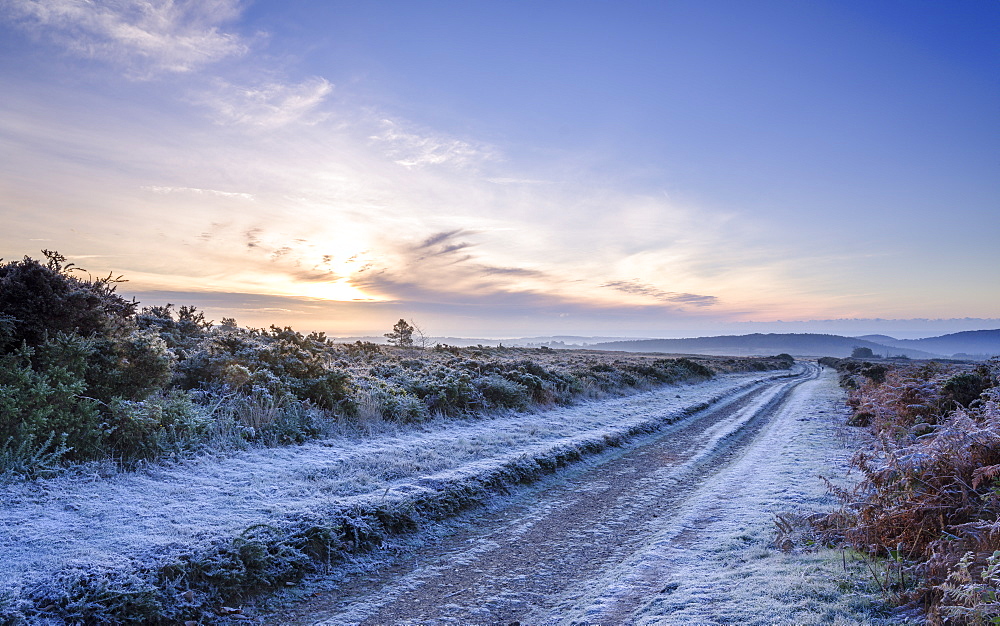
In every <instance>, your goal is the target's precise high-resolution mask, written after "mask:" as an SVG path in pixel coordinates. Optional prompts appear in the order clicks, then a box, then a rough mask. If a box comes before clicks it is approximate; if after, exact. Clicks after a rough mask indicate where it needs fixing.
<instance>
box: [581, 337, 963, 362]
mask: <svg viewBox="0 0 1000 626" xmlns="http://www.w3.org/2000/svg"><path fill="white" fill-rule="evenodd" d="M960 334H961V333H960ZM590 347H591V348H594V349H595V350H621V351H624V352H675V353H687V354H708V355H733V356H750V355H768V354H779V353H782V352H786V353H788V354H791V355H795V356H835V357H846V356H850V355H851V351H853V350H854V348H871V350H872V352H874V353H875V354H876V355H879V356H907V357H910V358H911V359H931V358H935V357H937V358H940V357H942V356H945V355H943V354H940V353H931V352H927V351H924V350H920V349H916V348H910V347H895V346H886V345H883V344H880V343H875V342H873V341H868V340H866V339H860V338H857V337H842V336H840V335H821V334H813V333H768V334H761V333H754V334H752V335H723V336H720V337H696V338H694V339H645V340H638V341H609V342H605V343H598V344H594V345H592V346H590Z"/></svg>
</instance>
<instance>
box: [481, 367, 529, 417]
mask: <svg viewBox="0 0 1000 626" xmlns="http://www.w3.org/2000/svg"><path fill="white" fill-rule="evenodd" d="M474 384H475V386H476V388H477V389H479V393H481V394H482V396H483V399H484V400H485V401H486V402H487V403H488V404H489V405H490V406H493V407H499V408H503V409H525V408H527V406H528V402H529V401H530V399H531V396H530V395H529V393H528V388H527V387H525V386H524V385H522V384H520V383H516V382H514V381H512V380H508V379H506V378H504V377H503V376H500V375H498V374H489V375H488V376H483V377H481V378H477V379H476V380H475V382H474Z"/></svg>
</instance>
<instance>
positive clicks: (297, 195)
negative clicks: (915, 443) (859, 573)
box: [0, 0, 1000, 337]
mask: <svg viewBox="0 0 1000 626" xmlns="http://www.w3.org/2000/svg"><path fill="white" fill-rule="evenodd" d="M998 31H1000V5H998V4H997V3H995V2H988V1H985V0H983V1H966V2H949V3H941V2H919V1H907V2H902V1H898V2H897V1H891V0H886V1H879V2H819V1H795V2H792V1H789V2H779V1H759V2H754V1H750V2H748V1H741V2H724V1H717V0H706V1H699V2H694V1H690V2H615V3H611V2H587V1H574V2H517V1H508V2H337V1H329V2H305V1H284V2H269V1H262V0H260V1H256V2H239V1H236V0H205V1H201V2H193V1H188V2H183V1H175V2H167V1H164V0H147V1H129V0H115V1H95V2H81V1H78V0H0V81H2V83H0V84H2V86H3V89H2V92H3V96H2V97H0V149H2V152H0V159H2V161H0V163H2V164H3V167H2V169H0V219H2V223H3V225H4V227H3V228H2V229H0V254H2V255H3V256H4V257H6V258H8V259H10V258H17V257H19V256H21V255H24V254H27V255H31V256H35V257H37V256H38V255H39V250H40V249H41V248H52V249H56V250H59V251H60V252H62V253H64V254H66V255H67V256H69V257H70V258H71V259H72V260H75V261H76V262H77V263H78V264H79V265H81V266H83V267H86V268H87V269H88V270H90V271H92V272H93V273H95V274H98V273H100V274H103V273H107V272H109V271H113V272H115V273H116V274H124V275H125V277H126V278H128V279H129V281H130V282H129V283H126V284H124V285H123V286H122V288H121V291H122V292H123V293H125V294H128V295H135V296H136V297H138V299H139V300H140V301H142V302H143V303H144V304H162V303H164V302H168V301H169V302H174V303H177V304H196V305H199V306H200V307H202V308H205V309H206V310H207V311H208V312H209V314H210V315H211V316H213V317H215V318H217V319H218V318H221V317H222V316H223V315H225V316H234V317H236V318H237V320H238V321H240V322H241V323H244V324H252V325H265V324H269V323H279V324H291V325H293V326H295V327H297V328H302V329H319V330H325V331H327V332H330V333H332V334H339V335H349V334H363V333H369V332H376V333H377V332H384V331H385V330H386V329H388V327H389V326H391V324H392V322H393V321H394V320H396V319H398V318H400V317H406V318H412V319H414V320H416V321H417V322H419V323H420V324H421V325H422V326H423V327H424V328H425V330H426V331H427V332H428V333H430V334H434V335H460V336H490V337H504V336H521V335H531V334H584V335H588V334H600V335H646V336H675V335H685V334H692V333H696V332H697V333H709V332H715V331H717V332H733V331H734V330H746V331H748V332H749V331H752V330H758V329H767V330H780V329H788V330H795V331H797V332H800V331H803V330H829V331H837V330H838V329H844V330H845V331H848V330H849V331H850V332H856V333H860V332H868V331H893V330H907V329H908V330H909V331H910V332H911V333H913V332H920V330H921V329H926V332H928V333H930V334H934V333H937V332H948V331H951V330H964V329H968V328H978V327H982V328H993V327H997V326H1000V321H998V320H997V319H996V318H1000V291H998V290H997V289H996V283H997V279H996V275H997V270H998V269H1000V246H997V245H996V233H998V232H1000V210H998V209H1000V183H998V180H1000V177H998V176H997V169H998V164H1000V158H998V157H1000V132H998V131H1000V116H998V113H1000V106H998V105H1000V82H998V77H1000V49H998V48H1000V46H998V43H997V42H998V41H1000V37H998V35H1000V32H998ZM874 318H879V319H883V320H913V319H918V320H922V319H932V320H939V319H942V320H954V321H939V322H914V321H908V322H907V321H895V322H887V321H874ZM955 318H962V319H958V320H956V319H955ZM964 318H974V319H971V320H969V319H964ZM857 319H865V320H868V319H872V320H873V321H871V322H865V323H859V322H857V321H853V322H835V321H829V322H825V323H813V322H810V323H806V322H809V321H810V320H857ZM778 320H782V321H784V322H785V324H784V325H781V324H775V322H776V321H778Z"/></svg>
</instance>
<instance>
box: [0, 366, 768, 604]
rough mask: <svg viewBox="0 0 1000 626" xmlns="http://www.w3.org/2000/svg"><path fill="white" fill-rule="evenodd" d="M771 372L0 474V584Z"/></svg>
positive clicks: (621, 420)
mask: <svg viewBox="0 0 1000 626" xmlns="http://www.w3.org/2000/svg"><path fill="white" fill-rule="evenodd" d="M775 375H776V374H775V373H774V372H769V373H757V374H739V375H727V376H720V377H719V378H718V379H717V380H713V381H709V382H706V383H703V384H699V385H684V386H679V387H663V388H660V389H657V390H654V391H650V392H646V393H640V394H637V395H633V396H629V397H625V398H618V399H613V400H605V401H594V402H585V403H581V404H578V405H575V406H571V407H562V408H556V409H552V410H548V411H544V412H538V413H522V414H501V415H494V416H489V417H485V418H478V419H468V420H454V419H450V420H447V419H446V420H438V421H431V422H427V423H424V424H420V425H409V426H406V425H395V424H388V423H385V424H373V425H372V429H373V430H375V431H376V432H375V433H373V434H358V433H355V434H353V435H352V434H345V435H344V436H340V437H334V438H331V439H326V440H322V441H317V442H311V443H308V444H305V445H301V446H294V447H285V448H268V449H258V450H250V451H245V452H241V453H238V454H234V455H232V456H230V457H228V458H212V457H206V458H202V459H199V460H194V461H189V462H184V463H180V464H177V465H174V466H161V467H152V468H149V469H147V470H145V471H140V472H122V473H113V474H112V475H110V476H109V475H107V474H106V473H95V474H86V473H82V474H78V475H74V476H63V477H59V478H54V479H49V480H36V481H31V482H12V483H9V484H6V485H0V501H2V502H3V503H4V506H3V507H2V509H0V562H3V564H4V567H3V568H2V570H0V588H10V587H20V586H22V585H25V584H28V583H30V582H31V580H33V579H38V578H42V577H45V576H46V575H48V574H49V573H51V572H52V571H54V570H56V569H58V568H61V567H65V566H66V565H69V564H94V563H106V564H108V565H114V564H115V563H116V562H118V561H120V560H121V559H122V558H125V557H128V558H132V557H134V556H136V555H142V554H146V553H152V552H155V551H156V550H157V549H168V548H169V547H170V546H174V545H177V544H183V543H189V542H193V541H204V540H207V539H211V538H213V537H217V536H231V535H235V534H238V533H239V532H241V531H242V530H244V529H246V528H248V527H249V526H251V525H254V524H258V523H262V522H263V523H266V522H268V521H271V520H273V519H275V518H277V517H281V516H287V515H292V514H295V513H300V512H308V511H312V510H315V509H317V508H320V507H323V506H327V505H329V504H331V503H333V502H350V501H353V500H363V499H371V498H377V497H385V496H387V495H388V494H391V493H393V492H394V490H396V489H402V490H404V491H405V488H406V486H407V483H408V482H411V481H412V480H413V479H414V478H415V477H427V476H442V473H443V472H445V473H446V472H449V471H451V472H476V471H479V470H481V469H483V468H484V467H485V466H488V465H490V464H498V463H500V462H502V461H503V460H504V459H508V458H511V457H514V458H516V457H518V456H525V455H528V456H530V455H531V454H532V453H533V451H535V450H537V449H544V448H551V447H555V446H567V445H573V444H574V443H575V442H577V441H578V440H580V439H581V438H582V439H589V438H601V437H603V436H604V435H614V434H615V433H620V432H623V431H626V430H628V428H630V427H634V426H636V425H638V424H643V423H647V422H655V421H658V420H660V419H662V418H663V417H664V416H669V415H672V414H677V415H680V414H681V413H682V412H683V410H684V409H685V408H686V407H689V406H691V405H694V404H699V403H703V402H707V401H710V400H711V399H712V398H714V397H717V396H719V395H724V394H725V393H726V392H728V391H730V390H732V389H734V388H736V387H738V386H740V385H744V384H747V383H749V382H752V381H754V380H759V379H762V378H768V377H772V376H775ZM387 488H388V491H387Z"/></svg>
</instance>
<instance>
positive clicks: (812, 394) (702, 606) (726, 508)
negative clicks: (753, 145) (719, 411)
mask: <svg viewBox="0 0 1000 626" xmlns="http://www.w3.org/2000/svg"><path fill="white" fill-rule="evenodd" d="M765 391H766V392H765V393H764V394H763V395H762V396H760V397H755V396H752V395H748V398H749V399H748V400H747V401H746V402H745V403H744V404H745V406H738V403H736V402H734V405H737V406H735V408H734V409H733V410H732V411H730V412H729V413H730V415H729V416H726V415H722V416H720V417H719V418H718V419H715V420H714V421H710V422H709V423H706V424H701V425H699V429H696V430H694V431H692V432H685V430H684V429H683V425H682V424H675V425H671V426H668V427H666V428H665V429H664V431H665V432H662V433H659V434H655V435H649V436H647V437H644V438H641V439H640V440H638V441H635V442H633V445H631V446H627V447H626V449H624V450H620V451H613V452H609V453H607V454H605V455H602V458H600V459H594V460H592V461H589V462H587V463H583V464H581V465H578V466H577V467H575V468H571V469H567V470H563V471H562V472H560V474H559V475H558V476H556V477H553V478H552V479H549V480H547V481H545V484H542V485H536V486H534V487H532V488H530V489H526V490H524V491H523V492H521V493H520V494H517V495H515V496H511V497H508V498H505V499H501V500H499V501H497V502H496V503H495V504H494V506H492V507H490V509H489V510H487V511H486V512H484V513H476V514H472V515H470V516H468V517H467V518H466V519H464V520H461V521H458V522H456V523H453V524H451V525H450V530H449V531H448V532H447V533H440V534H437V535H433V534H431V535H433V536H428V537H427V538H426V539H425V540H424V542H423V543H421V542H420V541H419V540H417V541H415V542H413V543H411V544H410V546H409V552H410V553H412V554H404V555H403V556H397V557H395V558H387V559H386V558H383V559H382V563H375V562H373V561H374V560H377V559H374V560H370V561H368V562H364V563H356V564H355V565H354V566H353V568H350V569H351V571H344V572H341V573H340V575H339V576H337V577H334V578H337V579H338V580H337V581H336V582H334V583H332V584H328V585H326V586H327V588H328V591H326V592H323V593H319V594H318V595H317V596H316V597H313V598H310V599H309V600H308V601H306V602H305V603H304V604H299V605H298V606H297V607H295V608H292V609H289V610H285V611H283V612H280V613H278V614H276V615H273V616H271V618H270V619H269V620H268V621H267V623H274V624H297V625H300V626H304V625H306V624H309V625H323V626H334V625H341V624H387V623H393V624H495V623H521V624H580V625H582V624H724V623H747V624H822V623H828V624H865V623H868V624H876V623H899V621H898V620H893V619H892V618H887V617H882V615H883V609H882V606H881V602H880V599H879V598H878V597H877V594H875V593H874V589H873V587H874V583H873V582H872V581H871V580H870V579H866V577H865V576H864V574H863V572H862V570H863V569H864V567H863V566H862V565H861V564H860V563H858V562H856V561H853V559H852V560H848V558H847V556H846V555H845V554H843V553H841V552H839V551H836V550H829V549H822V550H816V551H808V552H806V551H803V550H802V548H803V547H806V546H805V545H804V542H802V541H801V540H800V542H799V545H798V549H797V550H796V551H795V552H794V553H787V552H782V551H780V550H778V549H775V548H774V547H773V545H772V544H773V542H774V539H775V525H774V518H775V515H776V514H778V513H786V512H791V511H795V512H802V511H806V512H808V511H816V510H822V509H824V508H827V507H829V506H830V505H831V500H830V498H829V496H828V495H827V493H826V489H825V486H824V485H823V483H822V482H821V481H820V479H819V478H818V475H819V474H820V473H823V474H836V473H838V472H843V471H845V470H846V467H847V457H848V456H849V450H848V448H847V446H845V438H847V437H849V434H848V433H847V432H846V431H845V430H844V428H843V426H842V424H843V422H844V418H845V417H846V415H845V410H844V407H843V404H842V394H841V391H840V390H839V389H838V387H837V383H836V376H835V375H833V374H832V373H831V372H829V371H827V372H825V373H824V374H822V375H821V376H820V377H819V378H818V379H814V380H809V381H807V382H805V383H803V384H801V385H800V386H799V387H798V388H796V389H793V390H792V392H791V393H790V394H788V396H787V398H786V399H784V400H782V404H781V405H780V407H777V410H775V411H773V418H772V419H771V420H770V421H767V422H766V423H765V424H764V425H763V426H761V427H760V428H759V429H758V430H757V431H755V432H750V433H748V434H747V437H746V443H745V445H744V444H742V443H741V444H739V445H735V444H733V445H727V446H721V445H720V442H723V441H724V440H726V439H727V438H730V437H732V436H733V434H734V433H737V432H739V431H741V430H743V429H748V430H753V423H752V420H753V419H754V417H753V416H754V414H755V413H754V412H755V411H757V410H758V409H760V408H762V407H763V408H765V409H767V408H768V407H771V406H774V403H773V402H772V401H771V399H772V398H776V397H778V395H779V392H777V391H771V390H765ZM769 394H770V395H769ZM769 403H771V404H769ZM701 426H704V428H701ZM702 461H707V462H705V463H701V462H702ZM699 463H701V465H702V467H701V468H700V469H699V467H698V466H699ZM719 467H722V468H723V469H722V471H717V470H718V468H719ZM597 509H605V510H604V511H601V512H595V511H597ZM404 552H407V551H405V550H404ZM327 580H331V578H328V579H327ZM321 587H323V584H322V583H321V582H317V584H316V585H315V587H314V589H319V588H321Z"/></svg>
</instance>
